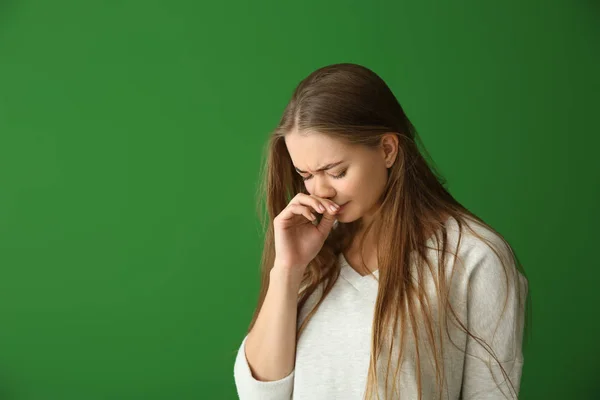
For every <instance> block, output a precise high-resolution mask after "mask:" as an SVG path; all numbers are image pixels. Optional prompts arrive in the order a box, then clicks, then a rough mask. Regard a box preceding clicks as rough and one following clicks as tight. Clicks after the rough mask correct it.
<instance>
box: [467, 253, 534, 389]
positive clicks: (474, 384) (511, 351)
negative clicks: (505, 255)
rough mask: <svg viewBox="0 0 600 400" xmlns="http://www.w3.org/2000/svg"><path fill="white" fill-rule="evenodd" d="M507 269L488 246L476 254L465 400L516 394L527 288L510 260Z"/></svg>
mask: <svg viewBox="0 0 600 400" xmlns="http://www.w3.org/2000/svg"><path fill="white" fill-rule="evenodd" d="M506 268H507V269H508V271H506V272H505V268H504V267H503V266H502V264H501V263H500V259H499V258H498V256H497V255H496V254H495V253H494V252H493V251H492V250H491V249H490V250H486V251H484V252H483V253H482V254H480V255H478V256H477V259H476V262H475V265H474V266H473V269H472V270H471V273H470V274H469V284H468V293H467V327H468V329H469V331H470V333H471V334H473V336H475V337H473V336H471V335H467V346H466V349H465V350H466V354H465V363H464V372H463V382H462V392H461V393H462V396H461V398H462V399H492V400H495V399H516V398H518V394H519V388H520V383H521V372H522V368H523V361H524V359H523V353H522V348H521V346H522V342H523V327H524V320H525V318H524V316H525V307H524V304H525V299H526V294H527V289H528V288H527V280H526V278H525V277H524V276H523V275H522V274H520V273H519V271H518V270H517V269H516V268H515V266H514V262H512V260H511V262H510V263H508V265H506ZM479 339H480V340H479ZM486 349H487V350H489V351H490V352H492V354H493V355H494V356H495V357H496V358H497V360H496V359H494V357H493V356H492V354H490V353H489V352H488V351H486ZM498 362H500V363H501V365H502V367H503V368H504V371H505V373H506V375H505V374H504V373H503V372H502V369H501V368H500V365H499V363H498ZM509 380H510V381H509ZM511 383H512V385H511Z"/></svg>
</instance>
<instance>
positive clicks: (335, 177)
mask: <svg viewBox="0 0 600 400" xmlns="http://www.w3.org/2000/svg"><path fill="white" fill-rule="evenodd" d="M347 171H348V170H345V171H343V172H341V173H340V174H339V175H331V177H332V178H333V179H341V178H343V177H344V176H346V172H347ZM310 178H312V175H311V176H307V177H306V178H305V177H302V180H303V181H307V180H309V179H310Z"/></svg>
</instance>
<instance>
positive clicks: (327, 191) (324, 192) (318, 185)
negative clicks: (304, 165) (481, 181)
mask: <svg viewBox="0 0 600 400" xmlns="http://www.w3.org/2000/svg"><path fill="white" fill-rule="evenodd" d="M313 181H314V186H313V194H314V195H315V196H318V197H321V198H324V199H330V198H333V197H334V195H335V190H334V189H333V187H332V186H331V185H330V184H329V183H327V180H326V179H322V178H321V179H318V178H317V177H316V176H313Z"/></svg>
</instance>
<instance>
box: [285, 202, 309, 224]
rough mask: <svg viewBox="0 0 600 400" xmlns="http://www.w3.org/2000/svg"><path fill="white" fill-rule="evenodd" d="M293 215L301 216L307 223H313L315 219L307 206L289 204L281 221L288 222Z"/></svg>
mask: <svg viewBox="0 0 600 400" xmlns="http://www.w3.org/2000/svg"><path fill="white" fill-rule="evenodd" d="M295 215H302V216H304V217H306V219H308V220H309V221H314V220H316V219H317V218H316V217H315V216H314V215H313V213H312V212H311V210H310V208H309V207H308V206H303V205H302V204H289V205H288V207H287V212H285V213H283V219H284V220H289V219H291V218H293V217H294V216H295Z"/></svg>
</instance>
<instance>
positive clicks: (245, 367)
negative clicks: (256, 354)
mask: <svg viewBox="0 0 600 400" xmlns="http://www.w3.org/2000/svg"><path fill="white" fill-rule="evenodd" d="M247 340H248V336H247V335H246V337H245V338H244V340H243V341H242V345H241V346H240V348H239V350H238V353H237V357H236V359H235V364H234V368H233V375H234V380H235V385H236V388H237V393H238V397H239V398H240V400H290V399H291V398H292V391H293V388H294V373H295V371H296V370H295V369H294V370H292V372H291V373H290V374H289V375H288V376H286V377H284V378H282V379H280V380H277V381H268V382H266V381H259V380H256V379H255V378H254V376H253V375H252V372H251V370H250V365H249V364H248V359H247V358H246V341H247Z"/></svg>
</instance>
